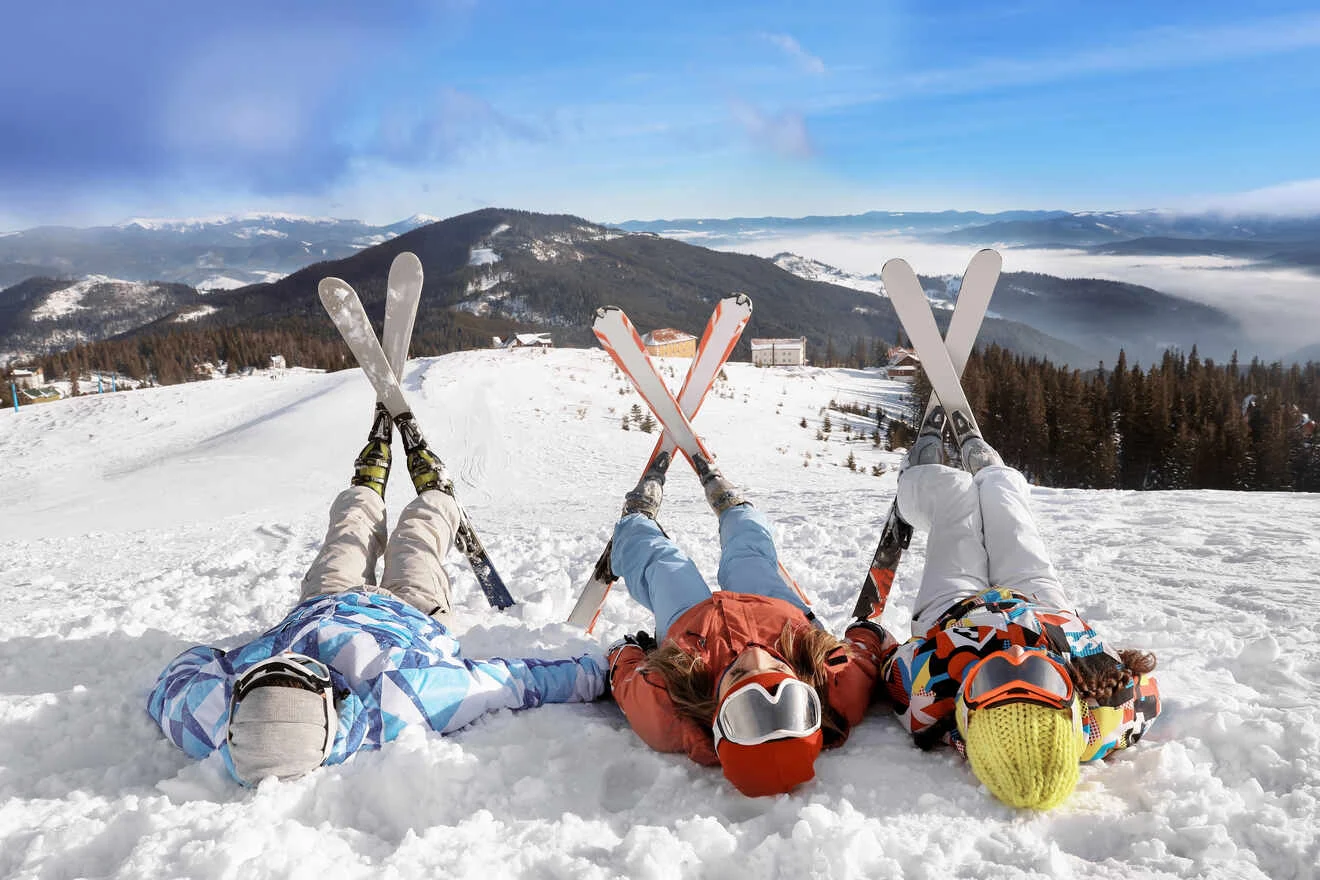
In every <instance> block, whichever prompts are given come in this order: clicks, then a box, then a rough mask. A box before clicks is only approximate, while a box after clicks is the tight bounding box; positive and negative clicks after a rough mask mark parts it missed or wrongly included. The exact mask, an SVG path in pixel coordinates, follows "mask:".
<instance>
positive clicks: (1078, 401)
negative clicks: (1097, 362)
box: [917, 346, 1320, 492]
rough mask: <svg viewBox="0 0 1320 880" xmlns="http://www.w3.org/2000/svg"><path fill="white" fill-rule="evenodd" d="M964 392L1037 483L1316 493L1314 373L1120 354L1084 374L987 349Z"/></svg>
mask: <svg viewBox="0 0 1320 880" xmlns="http://www.w3.org/2000/svg"><path fill="white" fill-rule="evenodd" d="M963 387H964V388H965V389H966V391H967V397H968V400H969V401H970V402H971V404H972V407H973V409H974V410H975V414H976V418H977V421H978V422H979V423H980V426H981V431H982V433H983V434H984V435H985V437H986V439H988V440H989V441H990V442H991V443H992V444H993V445H994V446H995V448H996V449H998V450H999V452H1000V454H1001V455H1002V456H1003V458H1004V461H1005V463H1007V464H1010V465H1012V466H1014V467H1017V468H1019V469H1020V470H1022V472H1023V473H1024V474H1026V476H1027V477H1028V479H1030V480H1032V481H1033V482H1036V483H1039V484H1042V485H1046V486H1056V487H1077V488H1087V489H1101V488H1119V489H1261V490H1285V491H1287V490H1296V491H1304V492H1316V491H1320V434H1317V433H1316V432H1315V425H1314V423H1305V418H1306V415H1307V414H1309V413H1318V414H1320V364H1316V363H1308V364H1306V365H1305V366H1297V365H1294V366H1291V367H1287V368H1285V367H1283V366H1282V365H1281V364H1278V363H1274V364H1269V365H1267V364H1263V363H1261V362H1260V361H1259V360H1253V361H1252V362H1251V364H1250V365H1249V366H1247V367H1245V368H1243V367H1241V366H1240V365H1239V364H1238V362H1237V358H1236V356H1234V358H1233V359H1232V360H1230V361H1229V362H1228V363H1226V364H1222V365H1220V364H1215V363H1214V362H1213V361H1210V360H1202V359H1201V358H1200V357H1199V356H1198V355H1197V352H1196V349H1195V348H1193V349H1192V351H1191V353H1190V354H1180V353H1173V352H1169V353H1166V354H1165V355H1164V358H1163V359H1162V360H1161V361H1160V362H1159V363H1158V364H1153V365H1151V366H1150V367H1149V368H1147V369H1144V370H1143V369H1142V368H1141V367H1140V366H1132V367H1129V366H1128V364H1127V359H1126V356H1125V355H1124V354H1123V353H1121V352H1120V353H1119V356H1118V362H1117V363H1116V364H1115V365H1114V369H1113V370H1112V371H1110V370H1106V369H1104V367H1103V365H1101V367H1100V369H1099V370H1096V371H1092V372H1090V373H1087V374H1083V373H1082V372H1081V371H1079V370H1073V369H1068V368H1066V367H1057V366H1055V365H1053V364H1051V363H1050V362H1049V361H1046V360H1039V359H1036V358H1023V357H1021V356H1018V355H1014V354H1012V353H1011V352H1008V351H1006V350H1004V349H1001V348H999V347H997V346H990V347H989V348H988V349H987V350H985V351H982V352H978V353H976V354H973V355H972V357H971V359H970V360H969V361H968V363H967V369H966V371H965V372H964V374H963ZM927 393H929V386H928V385H926V384H925V381H924V377H922V380H921V381H920V382H919V383H918V388H917V397H918V398H919V399H922V400H924V399H925V396H926V394H927Z"/></svg>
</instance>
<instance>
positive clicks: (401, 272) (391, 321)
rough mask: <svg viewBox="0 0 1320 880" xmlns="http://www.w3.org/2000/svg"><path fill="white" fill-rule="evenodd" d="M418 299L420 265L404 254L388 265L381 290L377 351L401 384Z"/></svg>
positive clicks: (408, 254)
mask: <svg viewBox="0 0 1320 880" xmlns="http://www.w3.org/2000/svg"><path fill="white" fill-rule="evenodd" d="M421 298H422V261H421V260H419V259H417V255H416V254H414V253H410V252H409V251H404V252H403V253H401V254H399V255H398V256H397V257H395V258H394V262H392V263H390V277H389V282H388V283H387V284H386V287H385V326H384V328H383V329H382V330H381V334H380V347H381V348H383V349H384V350H385V360H387V361H389V364H390V368H391V369H392V370H393V371H394V378H396V379H398V380H399V381H400V382H402V381H403V367H404V364H406V363H407V362H408V346H409V344H411V342H412V334H413V324H414V323H415V322H416V320H417V304H418V302H419V301H420V300H421Z"/></svg>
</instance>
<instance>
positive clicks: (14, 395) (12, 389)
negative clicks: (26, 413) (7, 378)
mask: <svg viewBox="0 0 1320 880" xmlns="http://www.w3.org/2000/svg"><path fill="white" fill-rule="evenodd" d="M9 396H10V397H11V398H13V400H14V412H18V389H17V388H15V387H14V383H13V382H10V383H9Z"/></svg>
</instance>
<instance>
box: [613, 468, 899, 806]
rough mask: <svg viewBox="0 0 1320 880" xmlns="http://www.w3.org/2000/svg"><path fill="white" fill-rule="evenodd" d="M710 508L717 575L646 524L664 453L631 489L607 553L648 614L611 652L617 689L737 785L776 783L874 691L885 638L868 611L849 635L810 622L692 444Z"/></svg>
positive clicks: (757, 787) (803, 773)
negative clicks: (716, 530) (711, 578)
mask: <svg viewBox="0 0 1320 880" xmlns="http://www.w3.org/2000/svg"><path fill="white" fill-rule="evenodd" d="M693 463H694V465H696V467H697V471H698V474H699V475H700V477H701V482H702V485H703V486H704V487H705V493H706V499H707V501H708V502H709V503H710V505H711V508H712V509H713V510H714V511H715V513H716V515H717V516H718V517H719V522H720V544H721V558H720V567H719V573H718V578H719V584H720V587H721V590H720V591H719V592H716V593H712V592H711V589H710V587H709V586H707V584H706V582H705V580H704V579H703V578H702V577H701V574H700V573H699V572H698V571H697V568H696V566H695V565H694V564H693V563H692V560H690V559H689V558H688V557H687V556H686V555H685V554H684V553H683V552H682V551H681V550H680V549H678V547H677V546H676V545H675V544H674V543H673V542H672V541H670V540H669V538H668V536H666V535H665V533H664V532H663V531H662V530H661V529H660V527H659V526H658V525H657V524H656V523H655V516H656V514H657V513H658V512H659V509H660V501H661V495H662V487H663V484H664V475H665V470H666V469H667V468H668V466H669V456H668V455H667V454H661V456H659V457H657V459H656V461H655V463H654V464H653V465H652V467H651V468H649V469H648V471H647V473H646V474H645V475H644V476H643V477H642V479H641V481H640V482H639V483H638V484H637V487H636V488H635V489H634V490H633V491H632V492H629V493H628V495H627V498H626V501H625V504H624V508H623V517H622V518H621V519H620V520H619V522H618V524H617V525H616V526H615V529H614V544H613V551H612V553H611V557H610V563H611V567H612V568H613V570H614V571H615V572H616V573H617V574H618V575H619V576H620V577H622V578H623V579H624V581H625V582H626V583H627V585H628V592H629V593H630V594H631V595H632V596H633V598H634V599H636V600H637V601H638V602H641V603H642V604H643V605H645V606H646V607H647V608H648V609H649V610H650V611H652V612H654V614H655V621H656V622H655V631H656V634H657V635H658V636H659V639H660V645H658V646H657V645H656V642H655V640H654V639H652V638H651V637H650V636H649V635H647V634H646V633H645V632H641V633H638V634H637V637H635V638H634V637H632V636H628V637H625V638H624V639H622V640H620V641H619V642H616V643H615V644H614V646H612V647H611V648H610V651H609V661H610V684H611V688H612V691H613V694H614V699H615V701H616V702H617V703H618V704H619V706H620V707H621V708H622V709H623V712H624V714H625V715H626V716H627V717H628V722H629V723H630V724H631V725H632V727H633V729H634V730H635V731H637V734H638V735H639V736H640V737H641V738H642V739H643V740H644V741H645V742H646V743H647V745H649V746H651V748H653V749H656V750H657V751H661V752H684V753H686V754H687V755H688V757H690V758H691V759H692V760H694V761H696V762H697V763H699V764H705V765H710V766H715V765H719V766H721V767H722V768H723V771H724V775H725V777H727V778H728V780H729V781H730V782H731V783H732V784H733V785H734V786H735V787H736V788H737V789H738V790H739V791H741V792H742V793H743V794H745V795H748V796H749V797H757V796H761V795H771V794H781V793H784V792H787V791H790V790H792V789H793V788H795V787H796V786H798V785H800V784H802V783H804V782H806V781H807V780H809V779H811V778H812V777H813V776H814V775H815V761H816V756H817V755H818V754H819V753H820V750H821V748H822V747H824V748H833V747H835V746H839V745H842V744H843V741H844V740H845V739H847V737H848V732H849V730H850V729H851V728H852V726H853V725H855V724H857V723H858V722H859V721H861V720H862V716H863V714H864V713H865V712H866V708H867V706H868V704H869V703H870V700H871V695H872V693H873V692H874V691H875V688H874V683H875V680H876V674H877V670H878V668H879V662H880V658H882V657H883V656H884V655H885V653H886V652H888V651H892V650H893V648H894V647H895V642H894V640H893V638H892V637H891V636H889V635H888V634H887V633H886V632H885V631H884V630H883V629H881V628H880V627H878V626H874V625H871V624H867V623H859V624H856V625H854V626H852V627H850V628H849V630H848V632H847V633H846V636H847V639H848V641H840V640H839V639H836V638H835V637H834V636H832V635H830V634H829V633H828V632H826V631H825V630H823V629H821V628H820V627H819V626H817V625H816V623H815V618H814V616H812V614H811V613H810V611H809V610H808V608H807V606H806V604H805V603H804V602H803V601H802V599H801V598H800V597H799V596H798V595H797V594H796V593H795V592H794V591H793V590H792V589H790V588H789V587H788V586H787V585H786V583H785V581H784V579H783V578H782V577H781V576H780V570H779V564H778V555H777V553H776V551H775V546H774V541H773V539H772V538H771V536H770V530H769V526H768V524H767V523H766V521H765V518H764V517H762V516H761V514H760V513H758V512H757V511H756V510H754V509H753V508H752V506H751V505H750V504H748V503H747V502H746V501H745V500H744V499H743V498H742V497H740V496H739V494H738V493H737V492H736V491H735V490H734V488H733V486H732V485H731V484H730V483H729V482H728V481H727V480H726V479H725V478H724V477H723V475H721V474H720V472H719V471H717V470H714V469H712V468H711V467H710V465H709V464H708V463H707V462H706V461H705V460H704V459H702V458H700V457H699V456H698V457H696V458H695V459H694V461H693Z"/></svg>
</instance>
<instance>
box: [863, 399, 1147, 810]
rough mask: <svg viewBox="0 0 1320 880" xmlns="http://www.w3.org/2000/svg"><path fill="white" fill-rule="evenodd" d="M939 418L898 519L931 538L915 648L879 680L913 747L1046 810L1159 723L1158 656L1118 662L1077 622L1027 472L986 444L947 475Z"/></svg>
mask: <svg viewBox="0 0 1320 880" xmlns="http://www.w3.org/2000/svg"><path fill="white" fill-rule="evenodd" d="M940 416H942V413H941V414H940V415H939V416H937V417H936V418H935V419H932V420H931V421H930V424H932V425H933V424H938V429H932V428H929V427H928V428H925V429H923V431H922V433H921V435H920V436H919V437H918V438H917V440H916V442H914V443H913V445H912V448H911V449H910V450H909V452H908V458H907V461H906V462H905V465H904V469H903V470H902V471H901V472H900V474H899V478H898V512H899V515H900V516H901V517H902V518H903V519H904V521H906V522H907V523H909V524H910V525H912V526H913V527H914V528H920V529H925V530H926V531H927V532H928V535H929V537H928V538H927V544H926V567H925V570H924V571H923V572H922V577H921V586H920V588H919V590H918V592H917V600H916V604H915V607H914V610H913V622H912V632H913V637H912V638H911V639H910V640H908V641H907V642H906V643H905V644H903V645H902V646H901V647H899V648H898V650H897V651H896V652H894V654H893V655H892V656H890V657H889V658H887V659H886V661H885V663H884V666H883V668H882V673H881V675H882V678H883V680H884V683H885V686H886V687H887V689H888V691H889V695H890V697H891V698H892V699H893V701H894V706H895V711H896V712H897V713H898V715H899V717H900V718H901V719H902V721H903V724H904V725H905V726H906V727H907V729H908V731H909V732H910V733H911V734H912V736H913V739H914V740H915V741H916V743H917V745H919V746H921V747H922V748H931V747H933V746H935V745H936V744H938V743H940V742H944V743H948V744H950V745H953V746H954V747H956V748H957V749H958V751H959V752H960V753H962V754H963V755H965V756H966V758H967V759H968V760H969V762H970V763H971V767H972V772H973V773H974V774H975V775H976V777H977V778H978V779H979V780H980V781H981V782H982V783H984V784H985V787H986V788H988V789H989V790H990V792H991V794H993V795H994V796H995V797H997V798H999V800H1001V801H1003V802H1004V803H1006V804H1009V805H1010V806H1014V807H1026V808H1031V809H1037V810H1047V809H1050V808H1051V807H1054V806H1057V805H1058V804H1060V803H1062V802H1063V801H1064V800H1065V799H1066V798H1067V797H1068V795H1069V794H1070V793H1071V792H1072V790H1073V788H1074V787H1075V786H1076V784H1077V778H1078V761H1094V760H1097V759H1099V758H1103V757H1105V756H1106V755H1108V754H1110V753H1111V752H1113V751H1114V750H1116V749H1123V748H1127V747H1128V746H1130V745H1132V744H1134V743H1136V742H1137V740H1139V739H1140V738H1141V737H1142V735H1143V734H1145V732H1146V731H1147V730H1148V729H1149V728H1150V726H1151V724H1152V723H1154V721H1155V718H1156V716H1157V715H1159V712H1160V698H1159V689H1158V687H1157V684H1156V681H1155V676H1154V675H1152V674H1151V672H1152V670H1154V668H1155V657H1154V655H1152V654H1149V653H1146V652H1142V651H1134V650H1124V651H1114V650H1112V649H1111V648H1109V647H1108V646H1107V645H1105V643H1104V642H1103V641H1101V639H1100V637H1099V636H1098V635H1097V634H1096V633H1095V631H1094V630H1093V629H1091V627H1090V626H1089V625H1088V624H1087V623H1086V621H1084V620H1082V618H1081V617H1079V616H1078V615H1077V613H1076V612H1075V611H1073V610H1072V609H1073V607H1074V605H1073V602H1072V600H1071V599H1070V597H1069V596H1068V595H1067V593H1065V592H1064V590H1063V587H1062V585H1061V584H1060V583H1059V579H1058V577H1057V576H1056V575H1055V572H1054V566H1053V565H1052V564H1051V562H1050V559H1049V555H1048V553H1047V552H1046V549H1045V545H1044V542H1043V541H1042V540H1041V536H1040V533H1039V531H1038V530H1037V528H1036V523H1035V521H1034V520H1033V519H1032V516H1031V511H1030V507H1029V501H1030V495H1029V491H1028V489H1027V482H1026V480H1025V479H1024V478H1023V477H1022V474H1021V473H1019V472H1018V471H1016V470H1013V469H1012V468H1009V467H1005V466H1004V465H1003V462H1002V460H1001V459H1000V457H999V454H998V453H996V452H995V451H994V449H992V448H991V447H990V445H989V444H988V443H986V442H985V441H984V440H983V439H981V438H980V437H974V438H972V439H970V440H968V441H967V442H966V443H964V444H963V448H962V461H963V466H964V467H965V468H966V470H956V469H954V468H950V467H946V466H945V465H944V464H943V460H944V442H943V439H942V436H941V434H942V428H943V426H944V420H943V418H942V417H940Z"/></svg>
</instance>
